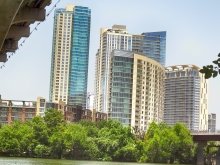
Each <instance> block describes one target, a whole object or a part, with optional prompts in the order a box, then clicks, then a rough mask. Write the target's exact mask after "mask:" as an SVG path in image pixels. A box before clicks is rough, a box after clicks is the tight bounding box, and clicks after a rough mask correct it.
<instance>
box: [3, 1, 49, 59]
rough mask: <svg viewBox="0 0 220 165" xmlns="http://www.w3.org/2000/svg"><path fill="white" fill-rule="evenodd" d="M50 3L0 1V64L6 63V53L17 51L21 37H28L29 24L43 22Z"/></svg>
mask: <svg viewBox="0 0 220 165" xmlns="http://www.w3.org/2000/svg"><path fill="white" fill-rule="evenodd" d="M51 1H52V0H0V62H6V60H7V52H15V51H16V50H17V49H18V41H19V40H20V39H21V38H22V37H29V35H30V27H29V25H30V24H32V23H34V22H35V21H44V20H45V17H46V10H45V7H46V6H48V5H50V4H51Z"/></svg>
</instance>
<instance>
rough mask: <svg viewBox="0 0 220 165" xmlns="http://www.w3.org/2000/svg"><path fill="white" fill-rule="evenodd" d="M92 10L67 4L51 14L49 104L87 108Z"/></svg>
mask: <svg viewBox="0 0 220 165" xmlns="http://www.w3.org/2000/svg"><path fill="white" fill-rule="evenodd" d="M90 20H91V10H90V9H89V8H88V7H82V6H77V5H67V6H66V9H56V10H55V14H54V27H53V46H52V58H51V75H50V101H52V102H57V103H58V102H59V101H64V102H65V103H66V104H69V105H78V106H82V107H83V109H85V107H86V94H87V77H88V61H89V41H90Z"/></svg>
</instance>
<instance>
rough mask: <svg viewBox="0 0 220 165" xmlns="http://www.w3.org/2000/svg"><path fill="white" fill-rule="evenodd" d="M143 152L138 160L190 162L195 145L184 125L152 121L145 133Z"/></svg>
mask: <svg viewBox="0 0 220 165" xmlns="http://www.w3.org/2000/svg"><path fill="white" fill-rule="evenodd" d="M144 143H145V146H144V154H146V155H143V156H142V157H140V159H139V161H140V162H154V163H167V162H170V163H174V162H179V163H192V161H193V158H194V155H195V149H196V146H195V145H194V144H193V140H192V137H191V136H190V131H189V130H188V129H187V128H186V126H185V125H183V124H181V123H176V124H175V126H174V127H173V128H172V127H169V126H167V125H165V124H164V123H160V124H158V125H157V124H156V123H155V122H152V123H151V125H150V127H149V129H148V131H147V133H146V135H145V141H144Z"/></svg>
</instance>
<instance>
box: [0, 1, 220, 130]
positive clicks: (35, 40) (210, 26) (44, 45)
mask: <svg viewBox="0 0 220 165" xmlns="http://www.w3.org/2000/svg"><path fill="white" fill-rule="evenodd" d="M56 2H57V0H53V3H52V4H51V5H50V6H48V7H47V12H48V11H49V10H50V9H51V8H52V6H53V5H54V4H55V3H56ZM67 4H77V5H81V6H87V7H89V8H90V9H91V10H92V18H91V39H90V43H91V44H90V61H89V77H88V91H89V92H93V88H94V69H95V54H96V51H97V49H98V48H99V32H100V28H102V27H108V28H110V27H112V25H114V24H120V25H126V26H127V30H128V32H129V33H132V34H141V33H142V32H155V31H167V47H166V50H167V51H166V66H171V65H178V64H194V65H197V66H199V67H202V66H203V65H207V64H211V62H212V61H213V60H215V59H217V54H218V53H219V52H220V19H219V18H220V1H207V0H200V1H192V0H181V1H180V0H178V1H176V0H166V1H164V0H135V1H133V0H120V1H119V0H111V1H107V0H102V1H101V0H61V2H60V3H59V4H58V5H57V8H65V6H66V5H67ZM33 27H34V25H33V26H31V28H33ZM52 31H53V12H52V13H51V14H50V16H49V17H47V20H45V21H44V22H42V23H41V24H40V26H39V27H38V28H37V31H34V33H33V34H32V35H31V36H30V37H29V38H27V40H26V41H25V43H24V44H23V46H22V47H21V48H20V49H19V50H17V51H16V53H15V55H14V56H12V57H11V58H10V59H9V61H8V62H7V63H6V64H5V67H4V69H0V77H1V81H0V94H1V95H2V98H3V99H18V100H36V99H37V96H42V97H45V98H47V99H48V98H49V81H50V64H51V50H52ZM0 64H1V63H0ZM209 82H210V83H209V113H216V114H217V128H218V129H220V118H219V117H220V109H219V107H218V101H220V97H219V94H220V76H219V77H217V78H215V79H210V81H209Z"/></svg>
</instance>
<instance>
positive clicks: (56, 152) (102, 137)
mask: <svg viewBox="0 0 220 165" xmlns="http://www.w3.org/2000/svg"><path fill="white" fill-rule="evenodd" d="M0 139H1V140H0V153H3V154H6V155H11V156H32V157H42V158H57V159H61V158H67V159H86V160H102V161H129V162H135V161H138V162H155V163H166V162H171V163H174V162H176V163H177V162H178V163H192V161H191V160H192V158H193V156H194V155H195V151H196V146H195V144H193V142H192V137H191V136H190V134H189V130H188V129H186V127H185V125H183V124H180V123H177V124H176V125H175V126H174V127H170V126H167V125H166V124H164V123H160V124H156V123H155V122H152V123H151V125H150V127H149V129H148V131H147V133H146V134H145V132H143V131H140V130H139V129H138V128H136V127H134V128H130V127H123V126H122V124H121V123H120V122H118V121H116V120H108V121H101V122H99V123H93V122H91V121H90V120H82V121H80V122H79V123H75V124H70V123H69V124H67V123H66V122H65V121H64V116H63V114H62V113H61V112H60V111H58V110H55V109H48V111H47V112H46V114H45V117H43V118H42V117H40V116H36V117H34V118H33V119H32V121H31V122H25V123H21V122H13V124H12V125H11V126H3V127H2V128H1V129H0Z"/></svg>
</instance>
